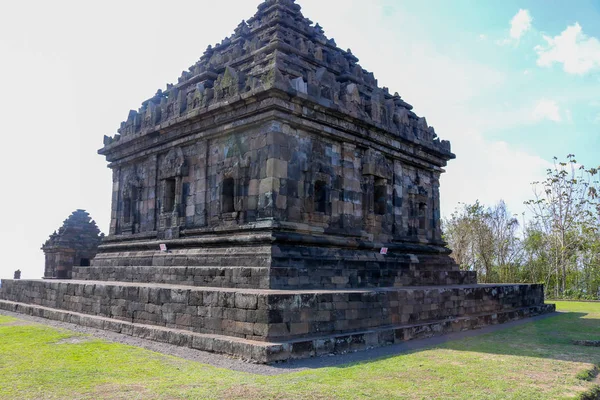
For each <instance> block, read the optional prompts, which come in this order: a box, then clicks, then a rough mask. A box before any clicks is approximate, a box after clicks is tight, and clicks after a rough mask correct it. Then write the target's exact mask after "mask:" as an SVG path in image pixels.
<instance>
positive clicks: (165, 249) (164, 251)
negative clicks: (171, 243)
mask: <svg viewBox="0 0 600 400" xmlns="http://www.w3.org/2000/svg"><path fill="white" fill-rule="evenodd" d="M159 246H160V251H162V252H163V253H166V252H167V245H166V244H164V243H161V244H160V245H159Z"/></svg>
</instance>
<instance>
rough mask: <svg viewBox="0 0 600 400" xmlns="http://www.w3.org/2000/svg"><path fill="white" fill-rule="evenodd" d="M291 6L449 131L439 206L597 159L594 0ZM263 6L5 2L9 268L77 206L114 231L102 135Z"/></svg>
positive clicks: (522, 187)
mask: <svg viewBox="0 0 600 400" xmlns="http://www.w3.org/2000/svg"><path fill="white" fill-rule="evenodd" d="M297 2H298V4H300V5H301V6H302V7H303V12H304V15H305V16H307V17H308V18H310V19H311V20H313V21H314V22H319V23H320V24H321V26H323V27H324V29H325V33H326V34H327V35H328V36H329V37H334V38H335V39H336V42H337V44H338V45H339V46H340V47H342V48H351V49H352V51H353V53H354V54H355V55H356V56H357V57H358V58H359V59H360V60H361V64H362V65H363V67H365V68H366V69H368V70H370V71H372V72H374V73H375V76H376V77H377V78H378V79H379V83H380V85H383V86H387V87H389V88H390V90H391V91H392V92H396V91H397V92H398V93H399V94H400V95H401V96H402V97H403V98H404V99H405V100H406V101H407V102H408V103H410V104H412V105H413V106H414V107H415V112H417V114H419V115H420V116H425V117H426V118H427V121H428V123H429V124H430V125H432V126H434V127H435V128H436V131H437V133H438V135H439V136H440V137H441V138H443V139H448V140H450V141H451V142H452V145H453V151H454V152H455V153H456V155H457V159H456V160H453V161H451V162H450V163H449V166H448V168H447V173H446V174H445V176H444V177H443V179H442V192H441V195H442V212H443V214H444V215H448V214H449V213H450V212H451V211H452V210H453V209H454V208H455V207H456V206H457V204H458V202H469V203H472V202H474V201H475V200H477V199H479V200H481V201H482V202H483V203H485V204H491V203H494V202H497V201H499V200H500V199H504V200H505V201H506V202H507V204H508V206H509V208H510V209H511V210H512V211H513V212H515V213H521V212H522V211H524V209H525V207H524V206H523V201H524V200H527V199H529V198H530V197H531V195H532V191H531V185H530V183H531V182H532V181H535V180H539V179H541V178H543V176H544V171H545V169H546V168H547V167H549V166H550V165H551V164H550V163H551V162H552V157H553V156H558V157H564V156H566V155H567V154H569V153H574V154H576V155H577V157H578V160H579V161H580V162H581V163H584V164H585V165H587V166H592V165H594V166H597V165H598V164H600V157H599V154H600V151H599V149H600V131H599V130H600V0H596V1H589V0H588V1H586V0H574V1H566V0H565V1H549V0H544V1H542V0H539V1H513V0H510V1H493V0H477V1H475V0H472V1H465V0H453V1H446V0H444V1H442V0H435V1H434V0H426V1H399V0H369V1H364V0H297ZM258 4H259V0H228V1H221V2H215V1H209V0H172V1H169V2H165V1H162V0H127V1H122V0H104V1H102V2H92V1H86V2H83V1H78V0H55V1H52V2H48V1H45V0H29V1H22V2H1V3H0V57H1V60H0V61H1V62H0V84H1V85H2V89H3V95H2V96H0V110H2V116H3V125H2V136H3V141H4V142H3V146H1V147H0V174H2V182H3V185H4V186H3V190H2V193H3V196H0V206H1V207H2V210H3V223H2V224H0V243H2V245H3V247H4V249H5V252H4V254H3V262H2V263H1V264H0V277H9V276H12V272H13V271H14V270H15V269H17V268H20V269H22V270H23V272H24V274H23V276H24V277H26V278H34V277H39V276H41V274H42V271H43V255H42V252H41V251H40V250H39V248H40V246H41V244H42V243H43V242H44V241H45V240H46V238H47V237H48V235H49V234H50V233H52V231H54V230H55V229H57V228H58V227H59V226H60V225H61V223H62V221H63V220H64V219H65V218H66V217H67V216H68V215H69V214H70V213H71V212H72V211H73V210H75V209H77V208H85V209H87V210H88V211H89V212H90V213H91V215H92V216H93V217H94V218H95V219H96V220H97V221H98V224H99V226H100V228H101V229H102V230H103V231H105V232H106V231H107V228H108V223H109V207H110V204H109V202H110V192H111V174H110V171H109V170H108V169H107V168H106V162H105V161H104V160H103V158H102V157H100V156H99V155H97V154H96V151H97V149H98V148H100V147H101V146H102V137H103V135H114V134H115V133H116V130H117V128H118V127H119V124H120V122H121V121H122V120H123V119H125V118H126V117H127V114H128V111H129V110H130V109H137V108H138V107H139V106H140V104H141V102H142V101H144V100H145V99H147V98H149V97H151V96H152V95H153V94H154V93H155V92H156V90H157V89H158V88H164V87H165V85H166V83H170V82H174V81H176V80H177V77H178V76H179V75H180V73H181V71H182V70H184V69H187V68H188V67H189V66H190V65H192V64H193V63H194V62H195V61H196V60H197V59H198V58H199V56H200V55H202V53H203V51H204V49H205V48H206V47H207V45H208V44H214V43H216V42H220V41H221V40H222V39H223V38H224V37H225V36H227V35H229V34H231V32H232V31H233V29H234V28H235V27H236V26H237V24H238V23H239V22H240V21H241V20H242V19H247V18H249V17H250V16H251V15H253V14H254V12H255V11H256V6H257V5H258Z"/></svg>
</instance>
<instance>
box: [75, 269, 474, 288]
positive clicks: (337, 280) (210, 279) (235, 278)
mask: <svg viewBox="0 0 600 400" xmlns="http://www.w3.org/2000/svg"><path fill="white" fill-rule="evenodd" d="M317 274H318V275H319V276H320V282H321V284H320V285H319V286H320V287H323V288H332V289H333V288H339V289H342V288H346V287H361V286H377V285H374V284H373V282H380V283H381V285H383V286H429V285H461V284H474V283H476V281H477V274H476V273H475V272H472V271H437V270H436V271H429V270H418V271H415V270H411V269H409V267H407V268H406V269H395V270H392V269H387V270H374V271H369V270H365V271H361V272H358V273H357V274H356V276H354V277H353V274H354V272H353V271H351V270H349V269H344V268H341V267H340V268H339V269H321V270H319V271H318V272H317ZM362 274H365V275H366V274H369V276H370V278H371V279H364V280H362V278H361V276H362ZM375 274H377V276H376V277H375ZM306 275H307V274H304V273H303V272H302V271H300V270H295V269H289V268H266V267H240V266H176V265H175V266H117V267H115V266H112V267H109V266H91V267H74V268H73V279H76V280H101V281H117V282H146V283H167V284H181V285H191V286H208V287H238V288H255V289H269V288H278V287H287V288H292V289H302V288H307V287H314V280H315V279H316V278H319V277H318V276H317V277H315V276H314V274H312V275H313V276H312V278H311V279H309V277H308V276H306ZM373 278H375V279H373ZM369 282H371V284H369Z"/></svg>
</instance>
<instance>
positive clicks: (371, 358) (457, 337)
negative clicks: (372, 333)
mask: <svg viewBox="0 0 600 400" xmlns="http://www.w3.org/2000/svg"><path fill="white" fill-rule="evenodd" d="M589 315H590V314H588V313H584V312H555V313H552V314H547V315H541V316H537V317H533V318H528V319H524V320H519V321H513V322H508V323H505V324H499V325H493V326H487V327H484V328H481V329H474V330H468V331H462V332H456V333H450V334H446V335H442V336H435V337H431V338H427V339H418V340H412V341H406V342H402V343H399V344H395V345H391V346H385V347H378V348H374V349H369V350H366V351H360V352H356V353H350V354H343V355H332V356H322V357H317V358H311V359H304V360H293V361H289V362H286V363H282V364H275V365H273V367H275V368H278V369H281V370H297V369H303V368H306V369H314V368H328V367H335V368H348V367H353V366H355V365H357V364H368V363H371V362H376V361H381V360H384V359H388V358H391V357H396V356H398V355H402V354H409V353H414V352H419V351H423V350H430V349H433V348H444V349H449V350H455V351H469V352H477V353H488V354H495V355H508V356H521V357H536V358H548V359H554V360H560V361H578V362H586V363H592V364H595V365H598V364H600V347H596V348H590V347H584V346H578V345H575V344H573V341H574V340H599V339H600V318H589V317H588V316H589Z"/></svg>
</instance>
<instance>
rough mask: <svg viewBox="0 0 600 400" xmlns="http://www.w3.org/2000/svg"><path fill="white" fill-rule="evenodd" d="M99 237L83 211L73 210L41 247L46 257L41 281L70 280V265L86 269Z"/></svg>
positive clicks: (96, 249)
mask: <svg viewBox="0 0 600 400" xmlns="http://www.w3.org/2000/svg"><path fill="white" fill-rule="evenodd" d="M103 237H104V234H103V233H101V232H100V229H98V226H97V225H96V222H95V221H94V220H92V218H91V217H90V215H89V214H88V213H87V212H86V211H85V210H76V211H74V212H73V213H72V214H71V215H70V216H69V218H67V219H66V220H65V222H64V223H63V226H62V227H60V229H59V230H58V231H54V233H53V234H52V235H50V238H49V239H48V240H47V241H46V243H44V244H43V245H42V250H43V251H44V255H45V256H46V266H45V269H44V279H70V278H71V275H72V271H73V266H82V267H86V266H89V265H90V260H91V259H92V258H94V256H96V253H97V252H98V246H99V245H100V242H101V241H102V238H103ZM15 279H16V278H15Z"/></svg>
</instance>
